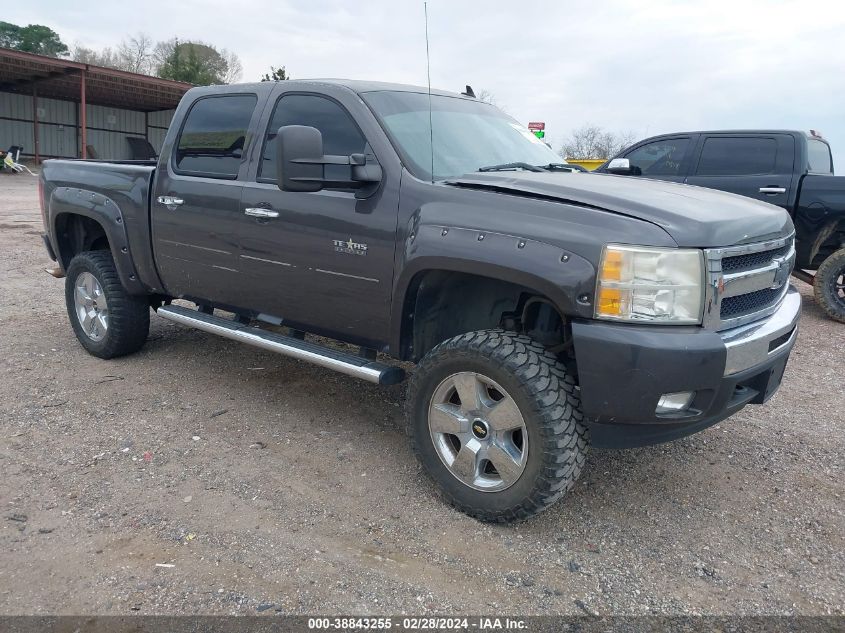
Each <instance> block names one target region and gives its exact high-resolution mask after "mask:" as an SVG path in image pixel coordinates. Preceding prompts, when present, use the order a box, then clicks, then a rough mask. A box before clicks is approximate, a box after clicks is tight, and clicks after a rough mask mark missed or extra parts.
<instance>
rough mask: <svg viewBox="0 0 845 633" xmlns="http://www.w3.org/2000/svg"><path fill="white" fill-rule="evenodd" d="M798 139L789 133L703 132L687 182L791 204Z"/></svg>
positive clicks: (779, 203)
mask: <svg viewBox="0 0 845 633" xmlns="http://www.w3.org/2000/svg"><path fill="white" fill-rule="evenodd" d="M794 143H795V142H794V140H793V138H792V137H791V136H790V135H788V134H741V133H738V134H702V135H701V139H700V140H699V143H698V147H697V149H696V158H695V160H694V165H693V169H692V171H691V172H690V175H689V177H688V178H687V179H686V182H687V184H690V185H698V186H700V187H709V188H711V189H720V190H721V191H728V192H730V193H737V194H740V195H742V196H748V197H749V198H756V199H758V200H762V201H763V202H768V203H770V204H776V205H779V206H781V207H784V208H788V204H789V191H790V188H791V187H792V179H793V174H794V165H793V163H794V160H795V145H794Z"/></svg>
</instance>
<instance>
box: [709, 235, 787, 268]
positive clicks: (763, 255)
mask: <svg viewBox="0 0 845 633" xmlns="http://www.w3.org/2000/svg"><path fill="white" fill-rule="evenodd" d="M791 248H792V242H789V243H787V244H785V245H783V246H781V247H780V248H775V249H773V250H770V251H762V252H760V253H749V254H747V255H734V256H733V257H725V258H724V259H723V260H722V272H724V273H738V272H744V271H746V270H751V269H753V268H763V267H765V266H768V265H769V264H771V263H772V260H773V259H774V258H775V257H783V256H784V255H786V254H787V253H788V252H789V251H790V249H791Z"/></svg>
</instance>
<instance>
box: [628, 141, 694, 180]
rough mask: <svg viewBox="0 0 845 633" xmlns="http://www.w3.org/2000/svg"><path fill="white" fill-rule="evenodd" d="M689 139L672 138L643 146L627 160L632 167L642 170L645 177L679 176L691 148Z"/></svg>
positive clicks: (630, 154) (629, 155)
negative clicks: (688, 149)
mask: <svg viewBox="0 0 845 633" xmlns="http://www.w3.org/2000/svg"><path fill="white" fill-rule="evenodd" d="M689 142H690V140H689V138H671V139H663V140H660V141H654V142H653V143H647V144H645V145H641V146H640V147H638V148H637V149H635V150H634V151H632V152H631V153H629V154H627V155H626V156H625V158H627V159H628V160H629V161H630V163H631V167H636V168H638V169H639V170H640V172H641V173H642V175H643V176H677V175H679V174H680V172H681V165H682V164H683V162H684V156H685V155H686V153H687V148H688V147H689Z"/></svg>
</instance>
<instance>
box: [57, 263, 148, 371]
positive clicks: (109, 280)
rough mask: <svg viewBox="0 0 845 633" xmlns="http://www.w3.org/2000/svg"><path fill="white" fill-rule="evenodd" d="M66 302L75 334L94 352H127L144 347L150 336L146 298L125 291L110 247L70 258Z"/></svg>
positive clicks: (114, 355)
mask: <svg viewBox="0 0 845 633" xmlns="http://www.w3.org/2000/svg"><path fill="white" fill-rule="evenodd" d="M65 303H66V305H67V313H68V317H69V318H70V324H71V326H72V327H73V331H74V333H75V334H76V338H77V339H78V340H79V342H80V343H81V344H82V347H84V348H85V349H86V351H88V353H89V354H91V355H93V356H97V357H98V358H117V357H118V356H125V355H126V354H131V353H133V352H136V351H138V350H139V349H141V347H142V346H143V345H144V343H145V342H146V340H147V335H148V334H149V331H150V305H149V303H148V302H147V298H146V297H137V296H133V295H130V294H129V293H128V292H126V289H125V288H124V287H123V284H121V283H120V277H119V276H118V274H117V269H116V268H115V265H114V260H113V259H112V256H111V253H109V252H108V251H87V252H83V253H79V254H78V255H76V256H75V257H74V258H73V259H72V260H71V261H70V265H69V266H68V268H67V276H66V278H65Z"/></svg>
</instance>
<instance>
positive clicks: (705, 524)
mask: <svg viewBox="0 0 845 633" xmlns="http://www.w3.org/2000/svg"><path fill="white" fill-rule="evenodd" d="M0 200H2V205H1V206H0V296H2V298H3V301H2V302H1V303H0V372H2V373H0V472H2V477H3V485H2V488H0V503H2V514H1V515H0V614H71V613H73V614H89V613H90V614H93V613H97V614H106V613H108V614H129V613H168V614H186V613H190V614H195V613H221V614H222V613H256V611H261V612H262V613H267V614H271V613H274V612H282V613H358V614H376V613H386V614H396V613H400V612H406V613H417V614H421V613H430V612H439V613H456V612H461V613H489V612H497V613H499V614H501V613H511V614H523V615H525V614H583V613H584V612H589V613H601V614H619V613H626V614H648V613H672V614H680V613H693V614H695V613H710V614H737V613H742V614H775V613H777V614H792V613H796V614H799V613H800V614H830V613H834V614H843V613H845V521H843V509H845V499H843V495H844V494H845V488H843V484H842V482H843V462H845V406H844V405H845V388H844V387H843V383H845V381H843V377H844V376H845V371H843V364H842V342H843V338H845V337H844V336H843V335H845V326H843V325H841V324H838V323H834V322H832V321H830V320H826V319H825V318H823V317H822V314H821V311H820V310H819V309H818V308H817V307H816V305H815V304H814V302H813V299H812V292H811V291H810V288H809V287H807V286H805V285H803V284H801V283H800V282H796V283H798V285H799V286H800V287H801V292H802V293H803V295H804V300H805V304H804V316H803V321H802V325H801V334H800V337H799V340H798V345H797V346H796V348H795V351H794V352H793V355H792V360H791V362H790V364H789V366H788V368H787V372H786V378H785V384H784V387H783V388H782V389H781V391H780V392H779V393H778V394H777V396H776V397H775V398H774V399H773V400H772V401H771V402H769V403H768V404H767V405H765V406H756V407H749V408H747V409H745V410H744V411H743V412H741V413H740V414H739V415H737V416H735V417H734V418H732V419H730V420H727V421H725V422H723V423H722V424H720V425H718V426H716V427H714V428H711V429H709V430H708V431H706V432H704V433H700V434H698V435H695V436H693V437H690V438H687V439H684V440H680V441H677V442H674V443H671V444H666V445H663V446H656V447H650V448H644V449H639V450H630V451H623V452H616V451H597V450H596V451H592V452H591V453H590V455H589V459H588V464H587V468H586V470H585V473H584V476H583V477H582V479H581V480H580V482H579V484H578V485H577V486H576V488H575V490H574V492H573V493H572V494H570V495H569V496H568V498H566V499H564V500H563V501H561V502H559V503H558V504H557V505H556V506H554V507H553V508H552V509H551V510H550V511H547V512H546V513H545V514H543V515H541V516H540V517H538V518H536V519H534V520H531V521H529V522H526V523H522V524H519V525H516V526H510V527H508V526H504V527H498V526H497V527H492V526H487V525H483V524H479V523H477V522H475V521H474V520H472V519H469V518H467V517H465V516H463V515H461V514H459V513H457V512H455V511H453V510H452V509H450V508H449V507H447V506H446V505H445V504H444V503H443V502H442V501H441V500H440V499H439V498H438V496H437V494H436V492H435V491H434V489H433V487H432V485H431V484H430V483H429V481H428V480H427V479H426V477H425V476H424V474H423V473H422V472H421V471H420V469H419V467H418V466H417V464H416V462H415V460H414V458H413V456H412V454H411V452H410V450H409V448H408V444H407V441H406V438H405V437H404V435H403V434H402V433H401V432H400V430H399V428H400V419H401V411H402V398H403V389H402V388H401V387H396V388H391V389H384V388H378V387H375V386H372V385H369V384H367V383H363V382H359V381H356V380H354V379H352V378H347V377H345V376H342V375H338V374H335V373H332V372H329V371H327V370H323V369H319V368H315V367H312V366H308V365H304V364H301V363H299V362H297V361H293V360H289V359H286V358H283V357H279V356H276V355H273V354H270V353H266V352H262V351H257V350H255V349H252V348H249V347H245V346H241V345H239V344H237V343H234V342H231V341H226V340H223V339H220V338H216V337H214V336H212V335H207V334H203V333H200V332H197V331H193V330H190V329H187V328H184V327H181V326H177V325H174V324H171V323H168V322H166V321H164V320H162V319H159V318H156V317H153V320H152V329H151V334H150V340H149V342H148V343H147V345H146V347H145V348H144V349H143V350H142V352H141V353H139V354H136V355H134V356H131V357H129V358H124V359H120V360H115V361H101V360H98V359H95V358H93V357H91V356H88V355H87V354H86V353H85V352H84V351H83V350H82V348H81V347H80V346H79V345H78V344H77V342H76V340H75V339H74V337H73V334H72V332H71V329H70V327H69V325H68V321H67V315H66V313H65V308H64V302H63V287H64V286H63V281H59V280H56V279H53V278H52V277H50V276H48V275H46V274H45V273H44V272H43V268H44V267H45V266H46V265H47V264H48V263H49V260H48V259H47V256H46V255H45V253H44V250H43V247H42V245H41V240H40V238H39V232H40V228H41V227H40V224H41V219H40V216H39V212H38V208H37V194H36V188H35V179H34V178H31V177H29V176H26V175H18V176H2V175H0ZM145 453H146V454H147V457H148V458H149V460H147V459H145ZM158 564H164V565H166V566H159V565H158Z"/></svg>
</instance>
